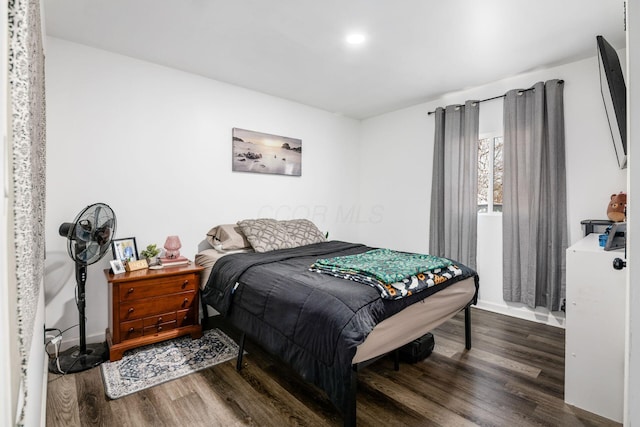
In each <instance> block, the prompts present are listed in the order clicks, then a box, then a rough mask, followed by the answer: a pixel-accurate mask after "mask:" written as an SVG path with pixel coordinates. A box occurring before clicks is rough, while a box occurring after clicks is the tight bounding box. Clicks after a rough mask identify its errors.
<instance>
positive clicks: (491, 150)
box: [478, 136, 504, 212]
mask: <svg viewBox="0 0 640 427" xmlns="http://www.w3.org/2000/svg"><path fill="white" fill-rule="evenodd" d="M502 148H503V140H502V137H501V136H489V137H486V138H481V139H480V141H478V212H502V172H503V165H504V162H503V149H502Z"/></svg>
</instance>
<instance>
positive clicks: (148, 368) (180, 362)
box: [100, 329, 238, 399]
mask: <svg viewBox="0 0 640 427" xmlns="http://www.w3.org/2000/svg"><path fill="white" fill-rule="evenodd" d="M237 355H238V345H237V344H236V343H235V342H234V341H233V340H232V339H231V338H229V337H228V336H226V335H225V334H224V333H223V332H222V331H220V330H218V329H210V330H207V331H205V332H204V335H203V336H202V338H200V339H196V340H194V339H191V337H190V336H188V335H187V336H184V337H180V338H176V339H173V340H169V341H163V342H159V343H156V344H151V345H148V346H144V347H139V348H136V349H133V350H128V351H126V352H125V353H124V356H123V357H122V359H121V360H117V361H115V362H105V363H103V364H102V365H100V368H101V371H102V380H103V382H104V389H105V393H106V395H107V396H108V397H110V398H111V399H118V398H120V397H123V396H126V395H128V394H131V393H135V392H137V391H140V390H144V389H145V388H149V387H153V386H155V385H158V384H162V383H164V382H167V381H171V380H174V379H176V378H180V377H183V376H185V375H189V374H191V373H193V372H197V371H200V370H202V369H206V368H209V367H211V366H214V365H217V364H219V363H222V362H226V361H227V360H231V359H233V358H235V357H236V356H237Z"/></svg>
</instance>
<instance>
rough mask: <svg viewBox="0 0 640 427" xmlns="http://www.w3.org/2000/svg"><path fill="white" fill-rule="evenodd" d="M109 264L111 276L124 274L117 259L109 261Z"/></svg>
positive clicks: (120, 262) (122, 266)
mask: <svg viewBox="0 0 640 427" xmlns="http://www.w3.org/2000/svg"><path fill="white" fill-rule="evenodd" d="M109 264H111V271H113V274H122V273H124V272H126V269H125V268H124V264H123V263H122V261H120V260H119V259H114V260H111V261H109Z"/></svg>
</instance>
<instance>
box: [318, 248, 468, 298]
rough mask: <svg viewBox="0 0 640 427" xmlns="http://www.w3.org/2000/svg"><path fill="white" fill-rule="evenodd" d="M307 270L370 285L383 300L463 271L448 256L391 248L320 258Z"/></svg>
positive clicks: (413, 291) (415, 290) (408, 292)
mask: <svg viewBox="0 0 640 427" xmlns="http://www.w3.org/2000/svg"><path fill="white" fill-rule="evenodd" d="M310 270H311V271H315V272H318V273H324V274H329V275H332V276H335V277H340V278H343V279H348V280H353V281H355V282H359V283H364V284H367V285H370V286H373V287H375V288H377V289H378V290H379V291H380V295H381V296H382V298H386V299H398V298H402V297H405V296H408V295H412V294H414V293H416V292H420V291H421V290H423V289H426V288H428V287H431V286H434V285H437V284H440V283H442V282H444V281H446V280H448V279H450V278H453V277H456V276H459V275H461V274H462V270H461V269H460V268H459V267H458V266H456V265H454V263H453V262H452V261H451V260H449V259H446V258H439V257H436V256H433V255H424V254H415V253H407V252H398V251H393V250H391V249H374V250H371V251H367V252H365V253H362V254H357V255H347V256H342V257H335V258H326V259H319V260H317V261H316V262H315V263H313V264H312V265H311V267H310Z"/></svg>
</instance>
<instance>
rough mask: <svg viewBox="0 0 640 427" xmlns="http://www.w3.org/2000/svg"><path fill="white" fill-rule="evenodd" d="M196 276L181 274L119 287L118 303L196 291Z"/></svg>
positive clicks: (124, 284)
mask: <svg viewBox="0 0 640 427" xmlns="http://www.w3.org/2000/svg"><path fill="white" fill-rule="evenodd" d="M197 285H198V275H196V274H183V275H181V276H175V277H165V278H160V279H154V280H145V281H139V282H135V283H123V284H121V285H120V295H119V297H120V301H121V302H125V301H134V300H138V299H143V298H149V297H154V296H157V295H167V294H175V293H178V292H185V291H194V292H195V291H196V286H197Z"/></svg>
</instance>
